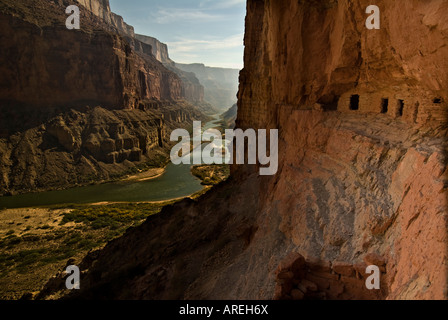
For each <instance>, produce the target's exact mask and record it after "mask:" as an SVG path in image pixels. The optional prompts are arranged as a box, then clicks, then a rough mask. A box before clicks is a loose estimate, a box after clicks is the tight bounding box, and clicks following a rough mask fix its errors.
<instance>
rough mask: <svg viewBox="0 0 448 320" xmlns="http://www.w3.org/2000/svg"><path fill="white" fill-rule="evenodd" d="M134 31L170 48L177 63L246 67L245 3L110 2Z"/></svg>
mask: <svg viewBox="0 0 448 320" xmlns="http://www.w3.org/2000/svg"><path fill="white" fill-rule="evenodd" d="M110 7H111V10H112V11H113V12H115V13H116V14H119V15H121V16H123V18H124V20H125V22H126V23H127V24H130V25H131V26H133V27H134V28H135V32H136V33H139V34H143V35H148V36H151V37H155V38H157V39H159V40H160V41H161V42H163V43H166V44H167V45H168V51H169V54H170V58H171V59H172V60H174V61H176V62H178V63H203V64H205V65H206V66H210V67H222V68H236V69H241V68H242V67H243V50H244V47H243V35H244V18H245V15H246V0H110Z"/></svg>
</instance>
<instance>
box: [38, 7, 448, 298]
mask: <svg viewBox="0 0 448 320" xmlns="http://www.w3.org/2000/svg"><path fill="white" fill-rule="evenodd" d="M376 4H377V5H378V6H379V8H380V9H381V29H380V30H368V29H367V28H366V27H365V20H366V18H367V15H366V14H365V9H366V7H367V6H368V5H370V3H369V2H368V1H364V0H356V1H348V0H341V1H287V0H279V1H277V0H276V1H269V0H265V1H260V0H249V1H248V6H247V10H248V12H247V18H246V34H245V45H246V48H245V67H244V70H243V71H242V73H241V76H240V90H239V97H238V98H239V100H238V119H237V127H240V128H242V129H247V128H255V129H278V130H279V170H278V172H277V174H276V175H275V176H271V177H261V176H258V168H257V167H256V166H248V165H243V166H236V165H234V166H233V167H232V177H231V178H230V179H229V180H228V181H227V182H226V183H224V184H222V185H220V186H218V187H217V188H216V189H214V190H213V191H212V192H210V193H208V194H206V195H204V196H203V197H202V198H201V199H199V201H197V202H193V201H191V200H184V201H182V202H180V203H178V204H176V205H173V206H171V207H167V208H165V209H164V210H163V211H162V213H161V214H160V215H158V216H153V217H151V218H149V219H148V220H147V221H146V222H145V223H144V224H143V225H142V226H140V227H138V228H135V229H130V230H128V232H127V233H126V235H125V236H123V237H122V238H120V239H117V240H115V241H113V242H111V243H110V244H109V245H108V246H107V247H106V248H105V249H104V250H102V251H99V252H95V253H92V254H91V255H89V256H88V257H86V259H84V262H83V264H82V266H81V267H82V269H83V270H84V271H86V274H85V275H84V278H83V279H84V288H83V289H82V290H81V292H80V293H76V294H75V293H72V295H71V296H69V297H79V298H123V299H129V298H137V299H176V298H177V299H178V298H183V299H201V298H206V299H274V298H275V299H446V298H447V280H448V279H447V274H448V270H447V240H448V239H447V212H448V210H447V195H448V194H447V188H446V186H447V185H448V183H447V182H448V181H447V162H446V150H447V144H446V139H447V126H446V114H447V111H448V110H447V108H448V106H447V104H446V102H447V99H448V96H447V91H446V88H447V85H448V82H447V81H448V72H447V70H448V60H447V59H446V56H447V55H448V46H447V44H448V32H447V31H448V24H447V20H446V13H447V12H448V1H436V0H433V1H425V2H422V1H417V0H410V1H382V0H379V1H376ZM368 265H375V266H377V267H378V268H379V270H380V272H381V289H380V290H374V291H372V290H368V289H367V288H366V286H365V281H366V279H367V274H366V267H367V266H368ZM229 284H231V285H229ZM50 289H51V288H50V286H49V287H47V288H46V291H44V292H45V293H46V294H48V293H51V290H50Z"/></svg>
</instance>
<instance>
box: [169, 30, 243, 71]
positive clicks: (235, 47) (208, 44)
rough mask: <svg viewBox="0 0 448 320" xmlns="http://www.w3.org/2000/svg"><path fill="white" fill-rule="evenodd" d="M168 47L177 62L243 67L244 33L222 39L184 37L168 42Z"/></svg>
mask: <svg viewBox="0 0 448 320" xmlns="http://www.w3.org/2000/svg"><path fill="white" fill-rule="evenodd" d="M168 48H169V52H170V57H171V58H172V59H173V60H174V61H177V62H181V63H198V62H201V63H205V64H206V65H209V66H214V67H223V68H235V69H241V68H242V54H243V34H237V35H233V36H229V37H226V38H222V39H182V40H179V41H172V42H168Z"/></svg>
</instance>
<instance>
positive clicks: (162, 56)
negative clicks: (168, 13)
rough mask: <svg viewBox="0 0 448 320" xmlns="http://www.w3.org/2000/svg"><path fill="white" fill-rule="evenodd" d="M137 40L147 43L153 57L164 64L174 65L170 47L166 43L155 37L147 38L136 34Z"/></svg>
mask: <svg viewBox="0 0 448 320" xmlns="http://www.w3.org/2000/svg"><path fill="white" fill-rule="evenodd" d="M135 39H137V40H138V41H141V42H143V43H146V44H148V45H150V46H151V48H152V54H153V56H154V57H155V58H156V59H157V60H159V61H160V62H162V63H165V64H172V63H174V62H173V60H171V59H170V56H169V54H168V46H167V45H166V44H165V43H162V42H160V41H159V40H157V39H156V38H154V37H150V36H145V35H142V34H136V35H135Z"/></svg>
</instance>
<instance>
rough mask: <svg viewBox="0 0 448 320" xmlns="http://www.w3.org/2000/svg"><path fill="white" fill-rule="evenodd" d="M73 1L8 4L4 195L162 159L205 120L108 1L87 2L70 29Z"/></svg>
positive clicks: (0, 107)
mask: <svg viewBox="0 0 448 320" xmlns="http://www.w3.org/2000/svg"><path fill="white" fill-rule="evenodd" d="M73 3H75V4H79V3H77V2H73V1H65V0H60V1H59V0H58V1H57V0H55V1H47V0H24V1H20V2H16V1H10V0H2V1H0V27H1V28H2V36H1V37H0V45H1V46H2V54H1V55H0V71H1V77H0V113H1V114H2V117H0V158H1V159H2V163H1V165H0V194H8V193H16V192H31V191H37V190H46V189H54V188H62V187H68V186H72V185H77V184H83V183H89V182H90V181H95V180H104V179H105V180H107V179H110V178H112V177H114V176H117V175H120V173H123V172H125V171H126V170H128V169H130V168H133V167H134V165H142V164H144V163H147V162H150V163H153V164H155V165H157V164H159V163H157V161H155V160H156V159H159V158H160V157H161V156H163V155H166V153H167V150H165V149H164V147H165V144H166V142H167V141H168V140H169V139H168V138H169V134H170V130H171V129H172V128H176V127H179V126H180V127H183V126H187V125H188V124H189V123H190V122H191V121H192V120H193V119H203V116H202V115H201V113H200V112H198V110H197V109H196V108H195V107H193V106H192V105H191V104H189V103H187V102H185V101H184V99H185V93H184V89H183V84H182V81H181V79H180V78H179V77H178V76H177V75H176V74H175V73H173V72H171V71H170V70H168V69H167V68H165V67H164V66H163V64H162V63H160V62H159V61H157V59H155V58H154V57H153V56H152V53H151V47H150V46H145V45H144V44H142V43H140V42H138V41H137V40H135V42H132V41H131V40H132V39H131V38H129V37H130V36H132V35H133V32H132V33H131V32H130V31H129V30H131V27H129V26H127V27H126V25H124V24H123V23H117V21H122V20H120V19H118V18H117V17H116V16H115V15H113V14H112V13H111V12H110V8H109V2H108V1H81V2H80V3H81V4H82V5H85V6H86V8H88V9H89V10H91V11H89V10H86V9H82V7H81V10H80V11H81V29H80V30H68V29H67V28H66V27H65V19H66V17H67V15H66V14H65V8H66V6H67V5H68V4H73ZM114 19H115V20H114ZM117 19H118V20H117ZM126 30H128V31H129V32H128V31H126ZM135 43H138V44H139V45H140V47H139V49H138V50H136V49H135ZM145 52H146V53H145ZM123 109H125V110H126V111H119V110H123ZM159 162H160V161H159Z"/></svg>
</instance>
